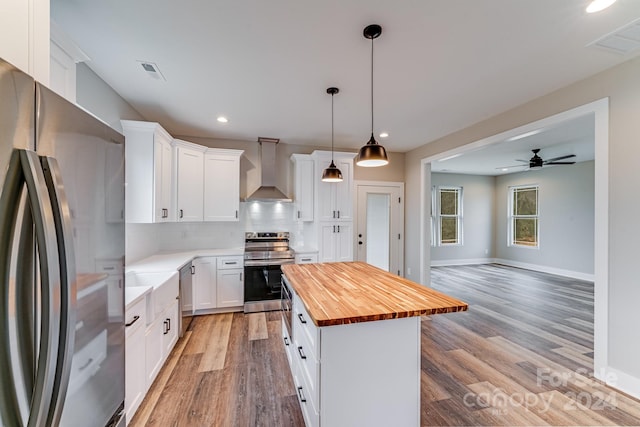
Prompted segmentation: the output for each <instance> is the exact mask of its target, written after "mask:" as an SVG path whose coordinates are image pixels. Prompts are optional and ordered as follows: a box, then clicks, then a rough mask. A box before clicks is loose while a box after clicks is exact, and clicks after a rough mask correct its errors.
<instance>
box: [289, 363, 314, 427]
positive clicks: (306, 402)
mask: <svg viewBox="0 0 640 427" xmlns="http://www.w3.org/2000/svg"><path fill="white" fill-rule="evenodd" d="M294 357H295V356H294ZM301 371H302V369H298V370H297V372H296V375H295V377H294V383H295V386H296V395H297V396H298V402H300V409H301V410H302V416H303V417H304V421H305V425H306V426H307V427H318V426H319V425H320V414H319V412H318V409H317V404H318V402H317V401H315V402H314V401H313V399H312V397H311V395H310V389H309V384H308V383H307V381H306V378H305V376H304V374H303V373H302V372H301Z"/></svg>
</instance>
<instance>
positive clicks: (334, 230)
mask: <svg viewBox="0 0 640 427" xmlns="http://www.w3.org/2000/svg"><path fill="white" fill-rule="evenodd" d="M333 232H334V233H335V232H336V226H335V225H334V226H333Z"/></svg>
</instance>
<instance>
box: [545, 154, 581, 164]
mask: <svg viewBox="0 0 640 427" xmlns="http://www.w3.org/2000/svg"><path fill="white" fill-rule="evenodd" d="M575 156H576V155H575V154H568V155H566V156H560V157H554V158H553V159H547V160H545V163H549V162H555V161H556V160H564V159H570V158H571V157H575Z"/></svg>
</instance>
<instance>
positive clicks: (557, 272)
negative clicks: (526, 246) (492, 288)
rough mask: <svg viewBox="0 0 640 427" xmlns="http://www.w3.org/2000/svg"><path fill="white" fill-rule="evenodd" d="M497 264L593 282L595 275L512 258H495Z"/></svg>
mask: <svg viewBox="0 0 640 427" xmlns="http://www.w3.org/2000/svg"><path fill="white" fill-rule="evenodd" d="M493 262H494V263H495V264H502V265H508V266H509V267H517V268H524V269H525V270H533V271H539V272H541V273H549V274H555V275H556V276H563V277H570V278H572V279H578V280H584V281H586V282H593V281H594V280H595V276H594V275H593V274H587V273H581V272H579V271H571V270H563V269H561V268H555V267H547V266H546V265H537V264H529V263H526V262H520V261H513V260H510V259H502V258H495V259H494V260H493Z"/></svg>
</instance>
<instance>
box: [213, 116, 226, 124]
mask: <svg viewBox="0 0 640 427" xmlns="http://www.w3.org/2000/svg"><path fill="white" fill-rule="evenodd" d="M216 120H217V121H219V122H220V123H227V122H228V121H229V119H227V118H226V117H225V116H218V118H217V119H216Z"/></svg>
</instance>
